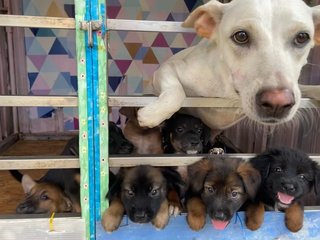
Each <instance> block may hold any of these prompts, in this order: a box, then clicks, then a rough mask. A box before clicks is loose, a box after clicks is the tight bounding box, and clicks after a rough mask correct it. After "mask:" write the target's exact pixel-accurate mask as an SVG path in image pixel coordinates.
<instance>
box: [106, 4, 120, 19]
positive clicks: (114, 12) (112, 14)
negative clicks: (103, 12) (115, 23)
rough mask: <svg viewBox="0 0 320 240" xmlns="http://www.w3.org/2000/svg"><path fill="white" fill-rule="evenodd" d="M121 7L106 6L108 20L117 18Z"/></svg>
mask: <svg viewBox="0 0 320 240" xmlns="http://www.w3.org/2000/svg"><path fill="white" fill-rule="evenodd" d="M120 9H121V6H108V7H107V13H108V17H109V18H117V16H118V14H119V12H120Z"/></svg>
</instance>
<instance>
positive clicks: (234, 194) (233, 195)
mask: <svg viewBox="0 0 320 240" xmlns="http://www.w3.org/2000/svg"><path fill="white" fill-rule="evenodd" d="M238 194H239V193H238V192H236V191H232V192H231V197H232V198H236V197H238Z"/></svg>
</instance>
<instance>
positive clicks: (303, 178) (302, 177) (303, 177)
mask: <svg viewBox="0 0 320 240" xmlns="http://www.w3.org/2000/svg"><path fill="white" fill-rule="evenodd" d="M299 178H300V179H301V180H307V178H306V176H305V175H303V174H300V175H299Z"/></svg>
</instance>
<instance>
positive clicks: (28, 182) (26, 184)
mask: <svg viewBox="0 0 320 240" xmlns="http://www.w3.org/2000/svg"><path fill="white" fill-rule="evenodd" d="M36 184H37V183H36V181H34V180H33V179H32V177H30V176H29V175H28V174H24V175H23V177H22V179H21V185H22V188H23V191H24V193H28V192H30V191H31V189H32V188H33V187H34V186H35V185H36Z"/></svg>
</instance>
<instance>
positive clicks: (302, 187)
mask: <svg viewBox="0 0 320 240" xmlns="http://www.w3.org/2000/svg"><path fill="white" fill-rule="evenodd" d="M250 162H251V164H252V165H253V167H255V168H256V169H257V170H259V172H260V174H261V177H262V183H261V188H260V191H259V194H258V195H257V200H258V201H262V202H263V203H264V204H266V205H267V206H269V207H275V206H276V207H277V208H279V209H285V208H287V207H289V206H290V205H291V204H293V203H294V202H297V203H299V204H300V205H302V206H303V205H304V201H303V197H304V196H305V195H306V194H308V193H310V192H311V191H312V190H313V189H315V194H318V191H319V189H318V188H319V180H320V178H319V176H320V174H319V171H320V170H319V166H318V165H317V163H316V162H315V161H312V160H311V159H310V158H309V157H308V155H307V154H305V153H304V152H302V151H299V150H294V149H289V148H284V147H282V148H272V149H270V150H268V151H266V152H264V153H262V154H260V155H258V156H256V157H255V158H253V159H251V160H250ZM279 192H280V193H284V194H286V195H289V196H293V197H294V199H293V200H292V202H291V204H288V203H282V202H281V201H280V200H279V199H278V198H279V197H278V194H279Z"/></svg>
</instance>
